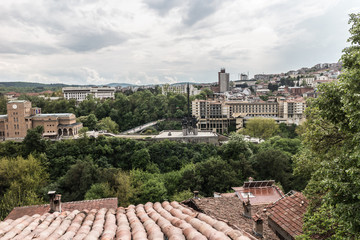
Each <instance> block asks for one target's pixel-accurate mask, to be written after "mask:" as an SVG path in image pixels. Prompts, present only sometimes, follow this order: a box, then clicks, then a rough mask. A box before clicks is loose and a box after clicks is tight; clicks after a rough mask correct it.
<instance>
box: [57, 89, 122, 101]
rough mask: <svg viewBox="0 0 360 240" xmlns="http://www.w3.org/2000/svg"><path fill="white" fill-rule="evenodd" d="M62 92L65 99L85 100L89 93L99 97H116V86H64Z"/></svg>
mask: <svg viewBox="0 0 360 240" xmlns="http://www.w3.org/2000/svg"><path fill="white" fill-rule="evenodd" d="M62 92H63V94H64V98H65V99H67V100H70V99H76V101H77V102H82V101H84V100H85V99H86V98H87V96H88V95H93V96H94V98H99V99H106V98H111V99H115V88H113V87H64V88H63V89H62Z"/></svg>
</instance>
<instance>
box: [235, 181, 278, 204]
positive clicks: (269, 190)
mask: <svg viewBox="0 0 360 240" xmlns="http://www.w3.org/2000/svg"><path fill="white" fill-rule="evenodd" d="M274 182H275V181H274V180H267V181H252V182H245V183H244V185H243V186H242V187H233V188H232V189H233V190H234V191H235V192H236V195H237V196H238V197H239V198H240V200H241V201H243V202H246V201H247V200H248V199H249V200H250V203H251V204H252V205H259V204H270V203H274V202H275V201H277V200H279V199H280V198H282V197H283V196H284V194H283V192H282V191H281V190H280V189H279V188H278V187H276V186H274V185H273V184H274Z"/></svg>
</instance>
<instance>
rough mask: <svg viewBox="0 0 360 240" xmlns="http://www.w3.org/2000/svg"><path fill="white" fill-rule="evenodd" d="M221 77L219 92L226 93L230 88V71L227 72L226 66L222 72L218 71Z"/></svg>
mask: <svg viewBox="0 0 360 240" xmlns="http://www.w3.org/2000/svg"><path fill="white" fill-rule="evenodd" d="M218 78H219V92H221V93H224V92H227V91H229V90H230V85H229V81H230V76H229V73H226V72H225V68H222V69H221V70H220V72H218Z"/></svg>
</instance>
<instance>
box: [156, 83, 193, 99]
mask: <svg viewBox="0 0 360 240" xmlns="http://www.w3.org/2000/svg"><path fill="white" fill-rule="evenodd" d="M189 91H190V96H194V95H197V94H199V93H200V90H198V89H197V88H195V87H194V85H192V84H189ZM161 93H162V94H163V95H167V94H168V93H176V94H187V84H185V83H183V84H173V85H170V84H164V85H162V86H161Z"/></svg>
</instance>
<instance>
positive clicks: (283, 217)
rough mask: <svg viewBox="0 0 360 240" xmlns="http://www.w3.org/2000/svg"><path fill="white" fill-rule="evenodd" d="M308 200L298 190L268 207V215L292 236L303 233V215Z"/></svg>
mask: <svg viewBox="0 0 360 240" xmlns="http://www.w3.org/2000/svg"><path fill="white" fill-rule="evenodd" d="M307 206H308V202H307V200H306V198H305V196H304V195H302V194H301V193H300V192H297V193H295V194H293V195H291V196H288V197H284V198H283V199H281V200H279V201H277V202H276V203H275V204H274V205H272V206H270V207H269V208H268V210H267V211H268V217H269V219H271V220H272V221H274V222H275V223H276V224H277V225H279V227H281V228H282V229H283V230H284V231H286V232H287V233H289V234H290V235H291V236H292V237H294V238H295V236H297V235H300V234H302V224H303V221H302V219H303V216H304V213H305V212H306V209H307Z"/></svg>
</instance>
